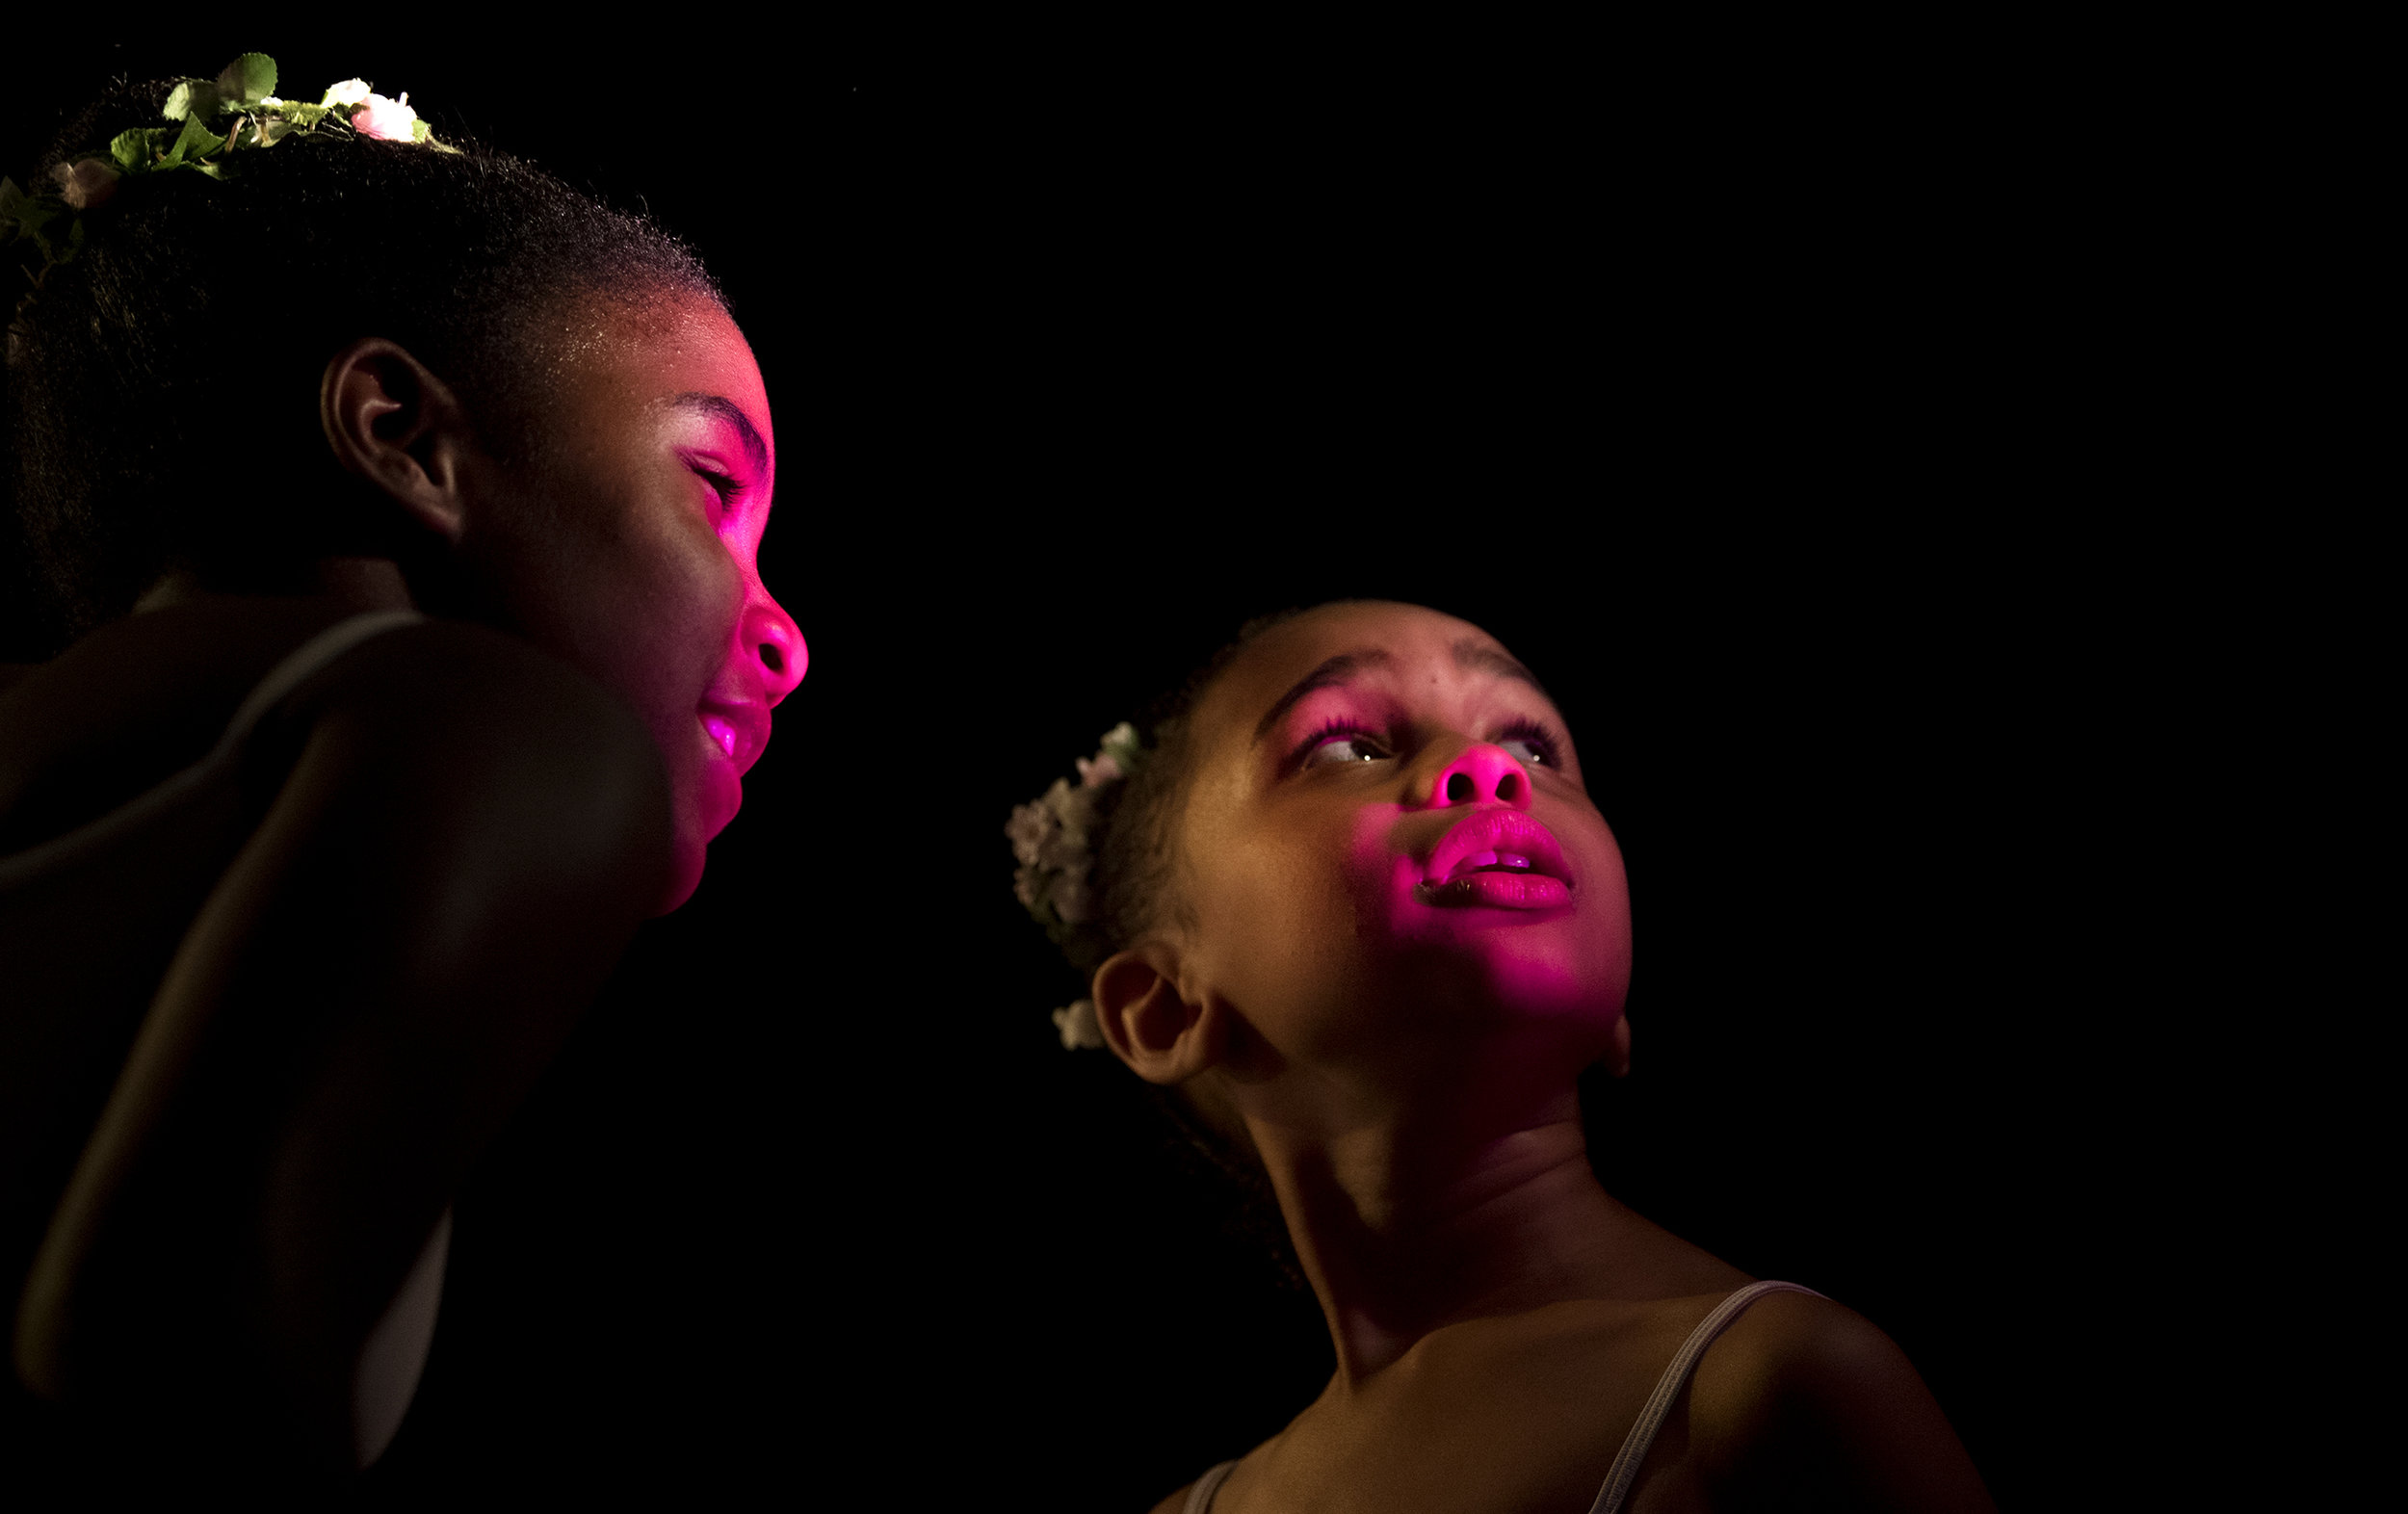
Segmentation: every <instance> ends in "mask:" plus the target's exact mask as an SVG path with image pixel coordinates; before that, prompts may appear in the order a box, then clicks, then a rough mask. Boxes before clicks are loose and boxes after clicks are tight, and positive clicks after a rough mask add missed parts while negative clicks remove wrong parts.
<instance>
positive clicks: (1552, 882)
mask: <svg viewBox="0 0 2408 1514" xmlns="http://www.w3.org/2000/svg"><path fill="white" fill-rule="evenodd" d="M1422 898H1423V899H1425V900H1426V901H1429V902H1430V903H1432V904H1436V905H1439V906H1440V907H1442V908H1457V909H1477V908H1485V909H1560V908H1562V907H1563V906H1564V905H1566V904H1568V903H1570V902H1572V891H1571V889H1570V888H1568V887H1566V886H1565V885H1564V881H1563V879H1561V878H1556V877H1549V876H1548V875H1547V874H1544V873H1467V874H1464V875H1463V876H1461V877H1459V878H1450V879H1449V880H1448V881H1446V882H1444V883H1425V884H1423V885H1422Z"/></svg>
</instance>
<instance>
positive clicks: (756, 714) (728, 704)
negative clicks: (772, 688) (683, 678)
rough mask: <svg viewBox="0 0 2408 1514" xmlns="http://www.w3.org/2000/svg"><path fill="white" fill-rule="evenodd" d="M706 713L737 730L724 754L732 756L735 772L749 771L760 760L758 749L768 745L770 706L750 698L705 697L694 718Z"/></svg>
mask: <svg viewBox="0 0 2408 1514" xmlns="http://www.w3.org/2000/svg"><path fill="white" fill-rule="evenodd" d="M706 716H717V717H719V718H720V719H722V720H725V721H726V722H727V724H728V728H729V729H731V730H733V731H734V732H735V733H736V749H735V750H734V751H732V752H729V753H728V754H727V755H728V756H729V757H730V758H732V759H734V761H735V764H736V771H737V772H739V773H746V772H750V771H751V770H752V765H753V764H754V763H756V762H758V761H760V760H761V748H763V747H764V746H767V745H769V744H770V711H769V706H767V705H764V704H756V703H754V702H752V701H751V700H736V699H720V698H705V699H704V700H703V701H702V705H701V709H700V710H699V711H698V712H697V714H696V718H703V717H706Z"/></svg>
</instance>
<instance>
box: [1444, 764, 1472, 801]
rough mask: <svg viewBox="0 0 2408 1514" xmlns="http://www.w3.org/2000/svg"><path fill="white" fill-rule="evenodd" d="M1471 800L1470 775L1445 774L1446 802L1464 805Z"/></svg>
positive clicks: (1459, 773)
mask: <svg viewBox="0 0 2408 1514" xmlns="http://www.w3.org/2000/svg"><path fill="white" fill-rule="evenodd" d="M1471 798H1472V775H1471V774H1470V773H1468V772H1451V773H1449V774H1447V802H1448V803H1450V804H1466V803H1469V802H1470V801H1471Z"/></svg>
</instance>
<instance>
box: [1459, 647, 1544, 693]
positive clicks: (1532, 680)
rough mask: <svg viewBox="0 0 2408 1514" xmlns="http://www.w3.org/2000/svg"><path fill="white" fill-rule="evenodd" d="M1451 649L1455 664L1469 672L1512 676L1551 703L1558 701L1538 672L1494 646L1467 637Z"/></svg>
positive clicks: (1504, 676) (1502, 676)
mask: <svg viewBox="0 0 2408 1514" xmlns="http://www.w3.org/2000/svg"><path fill="white" fill-rule="evenodd" d="M1449 650H1451V651H1453V653H1454V666H1457V667H1460V668H1462V669H1463V670H1464V671H1465V672H1467V673H1494V674H1496V675H1497V676H1498V677H1500V678H1510V679H1512V680H1513V681H1514V682H1516V683H1523V684H1528V685H1530V686H1531V688H1532V689H1535V690H1537V691H1538V692H1539V694H1540V696H1541V697H1543V698H1545V699H1546V701H1547V702H1548V703H1549V704H1553V703H1555V702H1556V701H1555V696H1554V695H1553V694H1550V693H1548V692H1547V686H1546V685H1544V684H1542V683H1540V682H1539V681H1538V675H1537V674H1535V673H1533V672H1531V670H1530V669H1529V668H1527V667H1524V666H1522V665H1521V664H1519V663H1517V662H1515V661H1514V660H1513V659H1512V658H1510V657H1507V656H1506V655H1505V653H1503V652H1501V651H1499V650H1497V648H1495V647H1493V646H1488V645H1485V644H1483V643H1481V642H1479V641H1475V640H1471V639H1470V638H1469V637H1466V638H1464V639H1463V640H1460V641H1457V642H1456V643H1455V644H1454V645H1453V647H1451V648H1449Z"/></svg>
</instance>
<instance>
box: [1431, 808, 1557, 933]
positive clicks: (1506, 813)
mask: <svg viewBox="0 0 2408 1514" xmlns="http://www.w3.org/2000/svg"><path fill="white" fill-rule="evenodd" d="M1572 885H1573V878H1572V871H1571V869H1569V868H1567V867H1565V866H1564V862H1563V848H1561V847H1559V846H1557V845H1556V838H1555V834H1554V833H1553V832H1552V831H1550V830H1548V829H1547V827H1546V826H1544V825H1541V824H1540V823H1538V822H1536V821H1534V820H1532V819H1531V818H1530V817H1529V816H1528V815H1525V814H1523V813H1522V812H1521V811H1520V810H1507V809H1492V810H1481V811H1479V812H1478V813H1476V814H1474V815H1472V816H1470V817H1469V818H1467V819H1466V820H1464V821H1463V822H1460V823H1459V824H1457V825H1456V826H1455V827H1454V829H1453V830H1451V831H1449V832H1447V834H1446V835H1445V836H1444V837H1442V838H1440V840H1439V843H1438V849H1437V850H1436V851H1434V852H1432V853H1431V854H1430V858H1429V867H1428V869H1427V870H1426V872H1425V873H1424V874H1423V878H1422V886H1421V889H1420V893H1421V896H1422V898H1423V899H1424V900H1425V901H1427V902H1429V903H1432V904H1441V905H1454V906H1463V907H1472V906H1485V907H1488V908H1491V909H1558V908H1561V907H1562V906H1563V905H1565V904H1568V903H1570V902H1571V901H1572Z"/></svg>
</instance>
